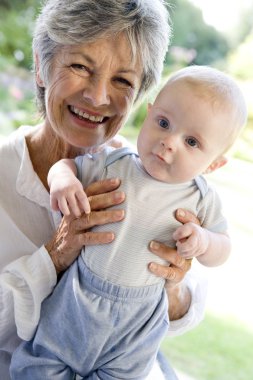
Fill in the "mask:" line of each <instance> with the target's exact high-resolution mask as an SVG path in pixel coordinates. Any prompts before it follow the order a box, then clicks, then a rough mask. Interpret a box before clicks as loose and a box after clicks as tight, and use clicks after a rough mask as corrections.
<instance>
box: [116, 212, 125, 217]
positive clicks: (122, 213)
mask: <svg viewBox="0 0 253 380" xmlns="http://www.w3.org/2000/svg"><path fill="white" fill-rule="evenodd" d="M115 216H116V218H117V219H123V218H124V216H125V211H124V210H115Z"/></svg>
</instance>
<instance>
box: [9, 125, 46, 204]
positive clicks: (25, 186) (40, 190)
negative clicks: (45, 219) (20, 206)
mask: <svg viewBox="0 0 253 380" xmlns="http://www.w3.org/2000/svg"><path fill="white" fill-rule="evenodd" d="M23 130H24V128H22V129H21V131H20V132H23ZM26 130H27V129H26ZM17 140H18V141H17V144H15V145H16V149H17V153H18V154H19V156H20V162H21V164H20V168H19V171H18V175H17V181H16V190H17V192H18V193H19V194H20V195H22V196H24V197H26V198H27V199H29V200H30V201H32V202H35V203H38V204H39V205H40V206H42V207H45V208H46V209H48V210H50V198H49V193H48V191H47V190H46V188H45V187H44V185H43V184H42V182H41V180H40V179H39V177H38V175H37V173H36V172H35V171H34V169H33V165H32V162H31V159H30V155H29V151H28V148H27V145H26V140H25V136H24V133H17Z"/></svg>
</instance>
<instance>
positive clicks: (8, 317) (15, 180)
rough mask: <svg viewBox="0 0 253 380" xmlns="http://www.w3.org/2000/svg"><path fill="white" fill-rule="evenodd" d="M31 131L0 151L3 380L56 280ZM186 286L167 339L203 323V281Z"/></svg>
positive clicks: (52, 219)
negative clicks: (185, 300) (186, 306)
mask: <svg viewBox="0 0 253 380" xmlns="http://www.w3.org/2000/svg"><path fill="white" fill-rule="evenodd" d="M31 128H33V127H28V126H26V127H21V128H19V129H18V130H17V131H15V132H13V133H12V134H11V135H10V136H9V137H8V138H6V139H4V141H3V142H2V143H1V146H0V236H1V237H0V368H1V378H4V379H5V380H8V378H9V374H8V368H9V363H10V358H11V354H12V352H13V350H14V349H15V348H16V347H17V345H18V343H19V342H20V339H19V338H21V339H24V340H29V339H30V338H31V337H32V336H33V333H34V331H35V329H36V326H37V324H38V321H39V316H40V308H41V303H42V301H43V300H44V299H45V298H46V297H47V296H48V295H49V294H50V293H51V292H52V291H53V289H54V286H55V285H56V281H57V277H56V272H55V268H54V265H53V263H52V261H51V259H50V256H49V254H48V252H47V250H46V249H45V247H44V244H46V243H47V242H48V241H49V240H50V239H51V238H52V236H53V234H54V232H55V230H56V228H57V226H58V224H59V222H60V220H59V215H58V214H57V213H52V212H51V210H50V204H49V194H48V192H47V190H46V189H45V187H44V186H43V184H42V183H41V181H40V179H39V177H38V176H37V174H36V173H35V172H34V170H33V167H32V163H31V161H30V157H29V153H28V149H27V146H26V143H25V138H24V135H25V134H26V133H29V131H30V130H31ZM186 281H187V284H188V286H189V288H190V289H191V292H192V304H191V307H190V310H189V312H188V313H187V314H186V315H185V316H184V317H183V318H182V319H180V320H178V321H173V322H171V324H170V331H169V335H178V334H182V333H183V332H185V331H187V330H189V329H191V328H193V327H194V326H195V325H197V324H198V323H199V322H200V321H201V319H202V318H203V313H204V307H205V298H206V282H205V280H203V279H202V278H198V277H196V276H195V275H193V274H192V273H190V274H189V275H187V276H186ZM162 378H163V377H161V379H162ZM156 379H157V380H159V379H158V378H157V377H156Z"/></svg>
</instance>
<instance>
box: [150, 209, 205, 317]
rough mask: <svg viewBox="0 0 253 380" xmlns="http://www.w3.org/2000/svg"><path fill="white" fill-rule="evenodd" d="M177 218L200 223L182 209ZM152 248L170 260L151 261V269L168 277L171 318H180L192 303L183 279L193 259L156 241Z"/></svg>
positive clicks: (184, 221) (186, 221)
mask: <svg viewBox="0 0 253 380" xmlns="http://www.w3.org/2000/svg"><path fill="white" fill-rule="evenodd" d="M176 219H177V220H178V221H179V222H181V223H182V224H184V223H188V222H193V223H196V224H200V223H199V220H198V219H197V218H196V216H195V215H193V214H191V213H190V212H189V211H186V210H182V209H178V210H177V211H176ZM150 250H151V252H152V253H154V254H155V255H157V256H159V257H161V258H163V259H164V260H166V261H168V265H167V266H166V265H160V264H157V263H150V264H149V270H150V271H151V272H152V273H154V274H155V275H156V276H159V277H163V278H165V279H166V285H165V286H166V290H167V294H168V297H169V317H170V320H176V319H180V318H182V317H183V316H184V315H185V314H186V313H187V311H188V309H189V307H190V304H191V294H190V291H189V289H188V288H187V287H186V285H185V284H184V283H183V282H182V280H183V279H184V277H185V275H186V273H187V272H188V271H189V270H190V268H191V262H192V259H184V258H183V257H181V256H180V255H179V254H178V253H177V251H176V249H174V248H170V247H168V246H166V245H164V244H161V243H158V242H154V241H152V242H151V243H150Z"/></svg>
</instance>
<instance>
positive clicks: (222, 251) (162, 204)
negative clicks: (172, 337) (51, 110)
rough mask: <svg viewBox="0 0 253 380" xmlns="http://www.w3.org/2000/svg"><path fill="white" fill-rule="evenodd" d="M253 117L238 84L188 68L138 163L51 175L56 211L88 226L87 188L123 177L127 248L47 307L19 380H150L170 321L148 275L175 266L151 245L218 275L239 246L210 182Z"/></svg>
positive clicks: (115, 245) (170, 91)
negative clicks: (183, 213) (182, 214)
mask: <svg viewBox="0 0 253 380" xmlns="http://www.w3.org/2000/svg"><path fill="white" fill-rule="evenodd" d="M246 118H247V110H246V106H245V101H244V98H243V96H242V94H241V91H240V90H239V88H238V86H237V85H236V83H235V82H234V81H233V80H232V79H231V78H230V77H229V76H227V75H225V74H223V73H221V72H220V71H218V70H215V69H213V68H209V67H203V66H191V67H187V68H184V69H182V70H180V71H178V72H176V73H175V74H174V75H172V76H171V77H170V79H169V80H168V82H167V83H166V84H165V86H164V87H163V88H162V90H161V91H160V92H159V94H158V96H157V97H156V99H155V102H154V104H153V105H149V108H148V114H147V117H146V119H145V121H144V124H143V126H142V128H141V131H140V133H139V136H138V141H137V151H138V153H136V152H134V151H132V150H131V149H129V148H122V149H116V150H113V149H110V148H106V149H104V150H103V151H102V152H100V153H95V154H93V155H85V156H82V157H81V156H80V157H78V158H76V159H75V160H62V161H59V162H58V163H56V164H55V165H54V166H53V167H52V168H51V170H50V172H49V177H48V182H49V186H50V195H51V205H52V208H53V209H54V210H60V211H61V212H62V213H63V214H64V215H68V214H69V213H70V212H73V213H74V214H75V215H76V217H78V216H80V214H81V213H82V212H86V213H90V206H89V201H88V198H87V197H86V194H85V192H84V190H83V186H87V185H88V184H89V183H91V182H93V181H94V180H98V179H102V178H107V177H117V178H121V188H122V191H124V192H125V194H126V202H125V205H124V207H125V215H126V216H125V219H124V222H123V223H117V224H115V225H114V224H112V225H110V229H112V230H113V231H114V233H115V236H116V238H115V240H114V241H113V242H112V243H111V244H108V245H107V246H103V247H102V248H101V247H99V246H97V247H85V248H84V249H83V250H82V253H81V255H80V257H79V258H78V260H77V261H76V262H75V263H74V264H73V265H72V266H71V268H70V269H69V270H68V271H67V272H65V274H64V275H63V277H62V279H61V280H60V282H59V284H58V285H57V289H56V290H55V291H54V293H53V294H52V295H51V296H50V297H49V298H48V299H47V300H46V301H45V302H44V304H43V307H42V314H41V321H40V324H39V327H38V330H37V332H36V335H35V337H34V339H33V341H31V342H28V343H24V344H22V345H21V347H20V348H19V349H18V350H17V351H16V353H15V354H14V356H13V363H12V376H13V379H19V380H22V379H26V380H28V379H33V380H35V379H40V378H41V377H39V376H40V373H41V370H43V376H45V377H43V378H54V379H57V378H58V377H57V376H56V374H60V373H61V374H62V373H65V374H66V376H67V374H69V377H64V379H65V378H72V377H71V376H72V375H73V374H74V373H78V374H79V375H80V376H82V377H85V378H87V379H98V378H99V379H108V378H110V379H130V378H131V379H136V380H137V379H144V378H145V376H146V375H147V374H148V372H149V370H150V368H151V366H152V363H153V361H154V360H155V357H156V354H157V351H158V348H159V344H160V342H161V339H162V338H163V337H164V334H165V333H166V330H167V326H168V323H169V321H168V317H167V309H168V305H167V297H166V293H165V290H164V280H162V279H161V278H158V277H156V276H154V275H153V274H152V273H150V272H149V270H148V264H149V263H150V261H155V260H157V262H158V263H159V262H160V263H163V264H164V262H163V261H162V260H161V259H159V258H157V259H155V258H154V257H153V255H152V254H151V253H150V252H149V251H148V248H147V246H148V242H149V241H150V240H151V239H156V240H158V241H161V242H165V243H166V244H169V245H176V247H177V251H178V252H179V254H180V255H182V256H183V257H184V258H193V257H196V258H197V260H198V261H199V262H200V263H202V264H204V265H207V266H216V265H220V264H222V263H224V262H225V261H226V260H227V258H228V256H229V253H230V248H231V247H230V246H231V244H230V239H229V236H228V233H227V224H226V221H225V219H224V217H223V216H222V214H221V203H220V200H219V197H218V195H217V194H216V192H215V191H214V190H213V189H212V188H211V187H209V186H208V184H207V182H206V180H205V179H204V178H203V176H202V174H203V173H210V172H212V171H214V170H216V169H218V168H220V167H222V166H223V165H225V164H226V162H227V159H226V158H225V156H224V154H225V152H226V151H227V150H228V149H229V148H230V147H231V145H232V144H233V142H234V141H235V139H236V137H237V136H238V134H239V133H240V131H241V129H242V127H243V126H244V124H245V122H246ZM77 177H78V179H77ZM119 207H122V205H121V206H119ZM177 208H185V209H188V210H190V211H191V212H193V213H194V214H195V215H197V217H198V218H199V220H200V222H201V227H200V226H198V225H196V224H193V223H186V224H184V225H180V223H178V222H177V221H176V220H175V218H174V212H175V210H176V209H177ZM99 228H100V227H96V229H97V230H99ZM65 315H66V317H65ZM60 321H61V323H62V325H61V324H60ZM62 347H67V349H64V350H63V349H62ZM64 351H67V352H68V351H71V355H70V354H69V352H68V354H65V353H64ZM50 376H51V377H50ZM54 376H55V377H54ZM108 376H109V377H108Z"/></svg>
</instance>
